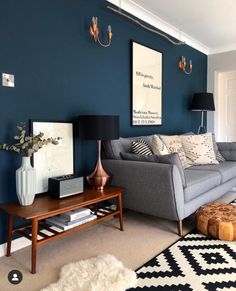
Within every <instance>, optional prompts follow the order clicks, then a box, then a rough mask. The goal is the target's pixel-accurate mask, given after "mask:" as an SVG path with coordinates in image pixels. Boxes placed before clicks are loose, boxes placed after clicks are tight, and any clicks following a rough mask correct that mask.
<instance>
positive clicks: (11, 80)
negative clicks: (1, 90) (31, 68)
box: [2, 73, 15, 87]
mask: <svg viewBox="0 0 236 291" xmlns="http://www.w3.org/2000/svg"><path fill="white" fill-rule="evenodd" d="M2 86H4V87H15V76H14V75H10V74H6V73H2Z"/></svg>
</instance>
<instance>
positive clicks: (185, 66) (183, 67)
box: [179, 56, 193, 75]
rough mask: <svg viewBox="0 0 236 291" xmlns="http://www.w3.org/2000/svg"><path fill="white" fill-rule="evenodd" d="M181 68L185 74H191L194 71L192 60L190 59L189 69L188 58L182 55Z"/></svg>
mask: <svg viewBox="0 0 236 291" xmlns="http://www.w3.org/2000/svg"><path fill="white" fill-rule="evenodd" d="M179 68H180V70H182V71H183V72H184V73H185V74H187V75H190V74H191V73H192V69H193V64H192V60H190V61H189V69H188V70H187V63H186V58H185V57H183V56H181V58H180V61H179Z"/></svg>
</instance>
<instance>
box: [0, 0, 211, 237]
mask: <svg viewBox="0 0 236 291" xmlns="http://www.w3.org/2000/svg"><path fill="white" fill-rule="evenodd" d="M93 15H97V16H99V21H100V23H99V24H100V30H101V32H102V31H105V30H106V27H107V25H108V24H111V25H112V28H113V33H114V36H113V40H112V45H111V47H110V48H109V49H104V48H101V47H99V46H97V45H95V44H94V43H93V42H92V40H91V38H90V35H89V33H88V26H89V24H90V20H91V17H92V16H93ZM131 40H135V41H137V42H140V43H142V44H144V45H147V46H150V47H152V48H154V49H156V50H159V51H162V52H163V126H159V127H146V128H145V127H140V128H132V127H131V126H130V99H131V96H130V91H131V88H130V87H131V49H130V42H131ZM181 55H184V56H186V57H187V59H189V58H191V59H192V61H193V73H192V74H191V75H190V76H187V75H185V74H184V73H183V72H181V71H180V70H179V69H178V61H179V57H180V56H181ZM2 72H7V73H12V74H14V75H15V88H4V87H0V106H1V107H0V108H1V114H0V142H3V141H4V142H5V141H10V138H11V137H12V136H13V134H14V133H15V132H14V131H15V125H16V123H17V122H19V121H28V120H29V119H30V118H32V119H46V120H69V119H71V118H74V117H76V116H78V115H79V114H118V115H120V119H121V135H123V136H128V135H140V134H150V133H182V132H185V131H190V130H196V128H197V126H198V123H199V118H200V116H199V115H198V114H197V113H192V112H190V111H188V102H189V100H190V99H191V95H192V94H193V93H194V92H196V91H202V90H203V91H204V90H206V80H207V57H206V55H204V54H202V53H200V52H199V51H197V50H195V49H193V48H191V47H189V46H187V45H185V46H173V45H172V44H170V43H168V42H166V41H165V40H163V39H161V38H159V37H158V36H156V35H154V34H152V33H149V32H147V31H144V30H142V29H141V28H138V27H137V26H136V25H134V24H133V23H131V22H130V21H128V20H126V19H124V18H122V17H120V16H118V15H116V14H113V13H112V12H110V11H108V10H107V9H106V1H104V0H69V1H68V0H57V1H52V0H40V1H38V0H21V1H19V0H7V1H3V0H0V73H2ZM94 162H95V146H94V144H93V143H85V142H83V143H82V142H81V141H79V140H78V139H77V141H76V171H77V172H78V173H80V174H86V173H88V171H90V169H91V168H92V167H93V165H94ZM19 165H20V158H19V157H17V156H15V155H14V154H13V153H5V152H0V177H1V178H0V179H1V180H0V203H6V202H11V201H16V194H15V170H16V168H18V167H19ZM0 218H1V222H2V223H1V226H0V229H1V232H0V236H1V238H0V242H3V241H4V235H3V231H5V217H4V216H1V217H0ZM2 226H3V227H2Z"/></svg>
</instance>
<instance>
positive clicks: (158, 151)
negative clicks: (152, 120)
mask: <svg viewBox="0 0 236 291" xmlns="http://www.w3.org/2000/svg"><path fill="white" fill-rule="evenodd" d="M152 151H153V153H154V155H157V156H163V155H168V154H169V151H168V149H167V147H166V145H165V144H164V142H163V141H162V140H161V139H160V137H159V136H158V135H156V134H155V135H153V137H152Z"/></svg>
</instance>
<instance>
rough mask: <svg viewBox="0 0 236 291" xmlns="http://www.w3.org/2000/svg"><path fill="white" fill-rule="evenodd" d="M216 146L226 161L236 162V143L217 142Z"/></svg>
mask: <svg viewBox="0 0 236 291" xmlns="http://www.w3.org/2000/svg"><path fill="white" fill-rule="evenodd" d="M217 146H218V149H219V151H220V153H221V154H222V156H223V157H224V158H225V159H226V161H236V142H217Z"/></svg>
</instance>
